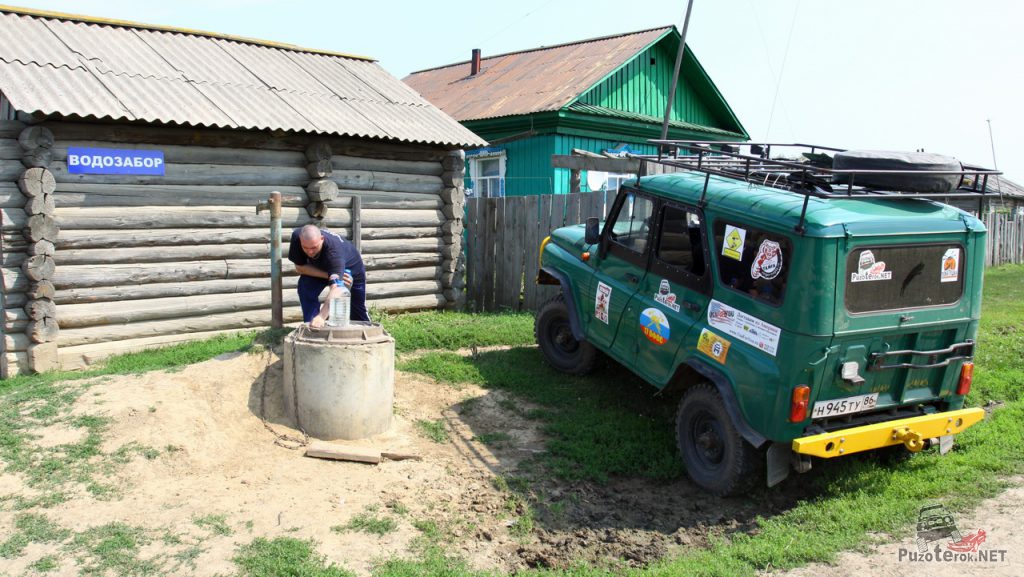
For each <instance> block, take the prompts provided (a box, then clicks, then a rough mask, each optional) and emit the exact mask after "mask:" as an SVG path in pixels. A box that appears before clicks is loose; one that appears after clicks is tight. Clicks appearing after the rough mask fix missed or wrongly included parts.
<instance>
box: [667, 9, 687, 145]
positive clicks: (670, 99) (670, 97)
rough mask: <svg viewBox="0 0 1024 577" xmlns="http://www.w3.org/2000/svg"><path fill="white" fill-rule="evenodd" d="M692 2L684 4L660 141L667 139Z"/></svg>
mask: <svg viewBox="0 0 1024 577" xmlns="http://www.w3.org/2000/svg"><path fill="white" fill-rule="evenodd" d="M691 9H693V0H687V2H686V17H685V18H683V31H682V34H681V37H680V38H679V52H678V53H676V68H675V70H674V71H673V72H672V85H671V86H669V87H668V103H667V104H665V120H664V122H662V123H661V139H662V140H667V139H668V120H669V117H671V116H672V102H673V101H675V99H676V85H677V84H679V69H680V68H682V66H683V51H684V50H685V49H686V29H687V28H689V27H690V10H691Z"/></svg>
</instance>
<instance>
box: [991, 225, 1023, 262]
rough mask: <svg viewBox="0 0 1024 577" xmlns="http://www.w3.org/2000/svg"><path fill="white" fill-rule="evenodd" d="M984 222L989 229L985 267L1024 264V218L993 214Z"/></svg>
mask: <svg viewBox="0 0 1024 577" xmlns="http://www.w3.org/2000/svg"><path fill="white" fill-rule="evenodd" d="M984 220H985V228H987V229H988V240H987V242H986V247H985V265H986V266H998V265H1001V264H1009V263H1018V264H1019V263H1024V216H1020V215H1016V216H1015V215H1012V214H1001V213H995V212H991V213H988V214H986V215H985V218H984Z"/></svg>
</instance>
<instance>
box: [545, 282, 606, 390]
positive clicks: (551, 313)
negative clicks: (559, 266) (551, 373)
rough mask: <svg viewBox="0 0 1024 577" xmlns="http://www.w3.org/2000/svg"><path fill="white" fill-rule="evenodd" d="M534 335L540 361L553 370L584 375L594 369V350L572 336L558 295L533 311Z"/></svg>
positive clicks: (592, 346)
mask: <svg viewBox="0 0 1024 577" xmlns="http://www.w3.org/2000/svg"><path fill="white" fill-rule="evenodd" d="M534 334H535V336H536V337H537V345H538V346H540V350H541V353H543V354H544V359H545V360H546V361H547V362H548V364H550V365H551V366H552V367H554V368H555V369H557V370H559V371H561V372H563V373H569V374H570V375H585V374H587V373H589V372H590V371H591V369H593V368H594V359H595V358H597V349H595V348H594V345H592V344H590V343H588V342H587V341H578V340H576V337H574V336H573V334H572V326H571V325H570V324H569V307H567V306H566V305H565V298H564V297H563V296H562V294H561V293H559V295H558V296H556V297H554V298H552V299H550V300H549V301H547V302H546V303H544V304H543V305H541V307H540V310H538V311H537V320H536V323H535V324H534Z"/></svg>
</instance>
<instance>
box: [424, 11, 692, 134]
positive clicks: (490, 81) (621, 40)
mask: <svg viewBox="0 0 1024 577" xmlns="http://www.w3.org/2000/svg"><path fill="white" fill-rule="evenodd" d="M671 30H672V27H671V26H668V27H664V28H655V29H652V30H644V31H641V32H633V33H629V34H620V35H617V36H607V37H603V38H595V39H592V40H584V41H582V42H575V43H572V44H562V45H559V46H551V47H547V48H538V49H536V50H529V51H524V52H514V53H511V54H502V55H499V56H490V57H487V58H484V59H483V60H482V61H481V69H480V72H479V73H478V74H476V75H475V76H471V75H470V63H469V61H466V62H459V63H457V64H452V65H449V66H445V67H441V68H434V69H431V70H423V71H420V72H414V73H412V74H410V75H409V76H407V77H405V79H404V82H405V83H406V84H408V85H409V86H410V87H412V89H413V90H416V91H417V92H419V93H420V94H421V95H422V96H423V97H425V98H426V99H427V100H429V101H431V102H433V103H434V104H436V105H437V106H438V107H439V108H441V110H444V111H445V112H447V113H448V114H449V115H451V116H452V117H453V118H455V119H456V120H460V121H464V120H477V119H482V118H496V117H500V116H515V115H520V114H530V113H534V112H543V111H547V110H558V109H560V108H562V107H564V106H565V105H567V104H569V102H571V101H572V100H573V99H575V98H576V97H578V96H579V95H580V94H582V93H583V92H584V91H586V90H587V89H588V88H590V87H591V86H593V85H594V84H596V83H597V82H599V81H600V80H601V79H603V78H604V77H605V76H607V75H608V74H610V73H611V72H612V71H614V70H615V69H616V68H618V67H619V66H622V65H623V64H625V63H626V62H627V61H628V60H629V59H630V58H633V57H634V56H636V54H637V53H638V52H640V51H641V50H643V49H644V48H646V47H647V46H649V45H650V44H652V43H653V42H655V41H656V40H658V39H659V38H661V37H662V36H664V35H665V34H667V33H668V32H669V31H671Z"/></svg>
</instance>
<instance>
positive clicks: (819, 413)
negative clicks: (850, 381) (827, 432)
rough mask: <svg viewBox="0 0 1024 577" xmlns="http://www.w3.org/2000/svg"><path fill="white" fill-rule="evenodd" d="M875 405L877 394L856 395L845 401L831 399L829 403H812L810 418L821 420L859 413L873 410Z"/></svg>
mask: <svg viewBox="0 0 1024 577" xmlns="http://www.w3.org/2000/svg"><path fill="white" fill-rule="evenodd" d="M877 403H878V393H871V394H870V395H857V396H856V397H846V398H845V399H832V400H831V401H818V402H817V403H814V409H813V410H811V418H812V419H823V418H825V417H836V416H839V415H849V414H850V413H859V412H861V411H867V410H870V409H873V408H875V405H876V404H877Z"/></svg>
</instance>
